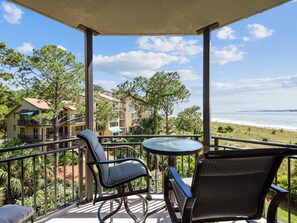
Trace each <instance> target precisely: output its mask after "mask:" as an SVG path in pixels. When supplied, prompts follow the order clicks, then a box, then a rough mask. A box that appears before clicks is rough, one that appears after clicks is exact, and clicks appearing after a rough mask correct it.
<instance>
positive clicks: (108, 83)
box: [94, 80, 117, 90]
mask: <svg viewBox="0 0 297 223" xmlns="http://www.w3.org/2000/svg"><path fill="white" fill-rule="evenodd" d="M94 85H99V86H101V87H103V88H104V89H105V90H112V89H116V87H117V83H116V82H114V81H106V80H94Z"/></svg>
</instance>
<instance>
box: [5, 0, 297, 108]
mask: <svg viewBox="0 0 297 223" xmlns="http://www.w3.org/2000/svg"><path fill="white" fill-rule="evenodd" d="M296 21H297V1H292V2H290V3H287V4H284V5H281V6H279V7H277V8H274V9H271V10H269V11H266V12H263V13H260V14H258V15H255V16H253V17H250V18H248V19H245V20H241V21H239V22H236V23H234V24H231V25H229V26H227V27H224V28H222V29H219V30H216V31H214V32H212V35H211V61H212V63H211V94H212V98H211V106H212V112H222V111H241V110H259V109H297V100H296V96H297V42H296V40H297V25H296ZM0 27H1V29H0V41H1V42H5V43H6V44H7V46H8V47H10V48H14V49H15V50H17V51H20V52H22V53H24V54H27V55H30V54H31V53H32V49H33V48H36V49H39V48H41V47H42V46H44V45H48V44H55V45H59V46H60V47H62V48H64V49H66V50H67V51H69V52H72V53H73V54H75V55H76V58H77V60H78V61H80V62H83V61H84V35H83V33H82V32H79V31H77V30H75V29H72V28H69V27H67V26H65V25H63V24H60V23H58V22H55V21H53V20H51V19H48V18H46V17H44V16H41V15H39V14H37V13H34V12H31V11H29V10H26V9H24V8H20V7H19V6H16V5H13V4H11V3H8V2H6V1H0ZM93 40H94V83H95V84H99V85H101V86H103V87H104V88H105V89H108V90H110V89H113V88H116V86H117V84H119V83H122V82H124V81H125V80H132V78H133V77H136V76H139V75H142V76H146V77H150V76H151V75H152V74H154V73H155V72H156V71H177V72H178V73H179V74H180V76H181V80H182V82H183V83H184V84H185V85H186V86H187V88H188V89H189V90H190V92H191V98H190V100H189V102H188V103H186V104H182V105H179V106H177V107H176V110H175V113H176V112H178V111H180V110H181V109H183V108H185V107H189V106H191V105H195V104H196V105H199V106H201V105H202V36H169V37H164V36H163V37H149V36H145V37H140V36H130V37H124V36H119V37H107V36H105V37H100V36H96V37H94V38H93Z"/></svg>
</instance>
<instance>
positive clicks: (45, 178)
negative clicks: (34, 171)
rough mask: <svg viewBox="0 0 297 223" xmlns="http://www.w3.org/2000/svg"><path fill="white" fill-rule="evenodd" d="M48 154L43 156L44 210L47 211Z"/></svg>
mask: <svg viewBox="0 0 297 223" xmlns="http://www.w3.org/2000/svg"><path fill="white" fill-rule="evenodd" d="M46 160H47V159H46V154H44V156H43V167H44V212H45V214H46V213H47V169H46V167H47V165H46Z"/></svg>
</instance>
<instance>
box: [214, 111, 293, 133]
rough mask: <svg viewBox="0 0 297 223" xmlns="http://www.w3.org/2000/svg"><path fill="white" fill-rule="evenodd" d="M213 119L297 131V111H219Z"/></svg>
mask: <svg viewBox="0 0 297 223" xmlns="http://www.w3.org/2000/svg"><path fill="white" fill-rule="evenodd" d="M211 120H212V121H218V122H224V123H234V124H243V125H251V126H260V127H269V128H278V129H287V130H294V131H297V112H217V113H212V114H211Z"/></svg>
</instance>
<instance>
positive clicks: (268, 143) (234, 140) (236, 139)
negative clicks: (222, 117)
mask: <svg viewBox="0 0 297 223" xmlns="http://www.w3.org/2000/svg"><path fill="white" fill-rule="evenodd" d="M211 138H212V139H218V140H224V141H233V142H244V143H250V144H258V145H266V146H277V147H284V148H295V149H297V145H295V144H287V143H277V142H264V141H260V140H255V139H238V138H227V137H222V136H212V137H211Z"/></svg>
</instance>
